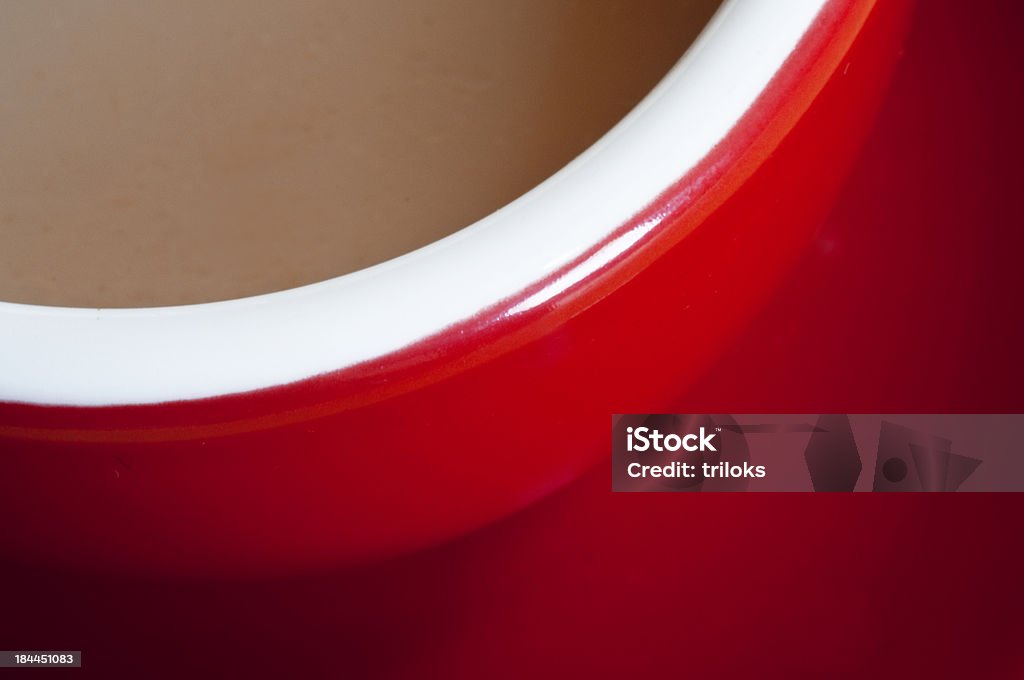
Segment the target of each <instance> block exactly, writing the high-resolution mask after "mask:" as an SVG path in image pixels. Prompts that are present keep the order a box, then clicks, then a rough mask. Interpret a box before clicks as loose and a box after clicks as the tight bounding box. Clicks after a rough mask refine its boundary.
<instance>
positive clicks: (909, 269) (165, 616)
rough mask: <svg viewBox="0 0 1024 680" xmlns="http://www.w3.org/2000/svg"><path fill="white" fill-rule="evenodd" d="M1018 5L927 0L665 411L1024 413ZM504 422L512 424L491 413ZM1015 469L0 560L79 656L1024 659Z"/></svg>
mask: <svg viewBox="0 0 1024 680" xmlns="http://www.w3.org/2000/svg"><path fill="white" fill-rule="evenodd" d="M1022 19H1024V10H1022V9H1021V6H1020V5H1019V4H1018V3H1010V2H995V1H992V2H978V3H965V2H961V1H960V0H929V1H928V2H922V3H919V5H918V10H917V13H916V15H915V17H914V21H913V29H912V32H911V35H910V39H909V41H908V44H907V51H906V54H905V56H904V58H903V59H902V60H901V62H900V64H899V66H898V68H897V72H896V76H895V79H894V82H893V87H892V88H891V90H890V91H889V94H888V96H887V99H886V101H885V104H884V106H883V108H882V110H881V114H880V117H879V122H878V124H877V126H876V127H875V128H874V129H873V131H872V133H871V136H870V138H869V139H868V141H867V144H866V146H865V148H864V151H863V154H862V155H861V157H860V159H859V160H858V162H857V164H856V166H855V168H854V171H853V173H852V175H851V176H850V178H849V180H848V181H847V182H846V183H845V185H844V188H843V191H842V194H841V196H840V197H839V200H838V203H837V204H836V207H835V209H834V210H833V212H832V213H831V214H830V216H829V217H828V218H827V220H826V221H825V223H824V224H825V226H824V230H823V231H822V232H821V235H820V237H819V238H817V239H816V241H815V245H814V247H813V248H812V249H811V250H810V252H808V253H806V254H805V256H804V257H803V259H802V260H801V261H800V263H799V264H798V265H797V266H796V267H795V269H794V272H793V274H792V275H791V276H790V277H789V278H788V279H787V281H786V282H785V283H784V285H783V286H782V287H781V288H780V289H779V290H778V291H777V292H776V293H775V294H774V295H773V296H772V299H771V300H770V301H769V304H768V306H767V308H766V309H765V310H764V312H763V313H762V314H760V315H759V316H758V318H757V319H756V320H755V322H754V323H753V324H752V325H751V326H749V327H748V329H747V330H745V331H744V332H743V333H742V335H741V336H740V337H739V338H738V340H737V341H736V342H735V343H733V344H732V345H731V346H730V347H729V348H728V349H727V350H726V351H725V354H724V356H723V357H722V358H721V359H720V360H718V361H716V362H715V363H714V364H713V365H711V366H709V372H708V373H707V375H706V376H705V378H704V379H702V380H701V381H700V382H699V383H698V384H697V385H695V386H694V387H693V388H692V389H690V390H688V391H687V392H686V393H685V394H681V395H679V396H678V398H677V399H675V401H674V403H673V405H672V407H673V409H679V410H680V411H715V412H718V411H725V412H733V411H737V412H742V411H750V412H769V413H770V412H774V411H793V412H811V413H814V412H822V411H830V410H831V411H837V412H846V411H850V412H856V411H862V412H871V413H877V412H887V411H888V412H939V413H941V412H947V411H949V412H1021V411H1024V391H1022V389H1021V385H1022V384H1024V355H1022V354H1021V352H1020V351H1019V348H1020V347H1022V346H1024V321H1022V317H1021V315H1020V314H1018V313H1016V309H1017V308H1018V307H1019V298H1020V295H1021V292H1022V290H1024V271H1022V270H1021V267H1020V266H1019V259H1020V253H1021V252H1022V250H1024V231H1022V230H1021V229H1019V225H1020V224H1021V223H1022V219H1021V217H1022V215H1021V204H1020V202H1019V200H1018V197H1017V191H1016V189H1017V187H1018V186H1019V180H1020V170H1019V153H1018V152H1019V140H1020V132H1019V122H1020V121H1019V116H1018V112H1019V111H1020V104H1021V103H1022V99H1021V95H1020V93H1019V92H1017V91H1015V90H1014V89H1013V88H1008V87H1006V84H1007V83H1013V82H1015V81H1014V78H1015V76H1016V73H1017V70H1018V68H1019V63H1020V57H1019V56H1018V49H1017V45H1016V42H1017V40H1016V32H1017V31H1016V27H1018V26H1020V25H1021V23H1020V22H1021V20H1022ZM507 420H508V421H509V423H510V427H515V426H517V425H518V423H517V421H516V420H515V418H514V417H513V416H511V415H509V416H507ZM1022 533H1024V500H1022V498H1021V496H1020V495H1011V494H968V495H964V494H953V495H943V494H934V495H917V494H914V495H900V494H893V495H872V494H861V495H811V494H775V495H765V494H750V495H737V494H728V495H725V494H722V495H713V494H682V495H663V494H628V495H624V494H614V495H613V494H611V493H610V492H609V481H608V473H607V468H606V467H605V466H604V465H599V466H598V467H597V468H596V469H595V470H594V471H593V472H591V473H589V474H587V475H585V476H584V477H583V478H582V479H581V480H579V481H577V482H575V483H573V484H571V485H569V486H568V487H567V488H565V489H563V490H562V491H560V492H558V493H557V494H554V495H553V496H552V497H550V498H549V499H547V500H545V501H543V502H540V503H537V504H535V505H534V506H533V507H531V508H530V509H528V510H526V511H525V512H522V513H519V514H517V515H515V516H514V517H511V518H509V519H508V520H505V521H503V522H498V523H496V524H494V525H492V526H490V527H488V528H486V529H483V530H481V531H478V532H475V533H474V534H472V535H469V536H467V537H465V538H463V539H461V540H458V541H454V542H451V543H448V544H446V545H444V546H440V547H438V548H435V549H431V550H427V551H423V552H420V553H418V554H415V555H409V556H406V557H404V558H401V559H396V560H392V561H388V562H385V563H381V564H374V565H369V566H362V567H352V568H345V569H336V570H324V571H320V572H316V573H307V574H304V575H301V576H295V577H292V578H287V579H279V580H266V581H259V582H246V581H244V580H239V579H223V580H209V579H207V580H159V581H153V580H146V579H143V578H139V577H133V576H126V575H124V574H114V575H111V574H96V575H89V574H83V573H79V572H75V571H71V570H61V569H49V568H39V567H34V566H25V565H17V564H14V563H6V564H3V565H0V569H2V571H0V575H2V576H3V581H2V582H3V583H4V585H5V586H6V587H5V588H4V589H3V592H2V598H3V599H2V603H0V607H2V608H0V614H2V615H0V641H3V646H5V647H7V648H17V647H21V648H46V647H50V648H61V647H64V648H74V649H83V650H84V651H85V659H86V661H85V668H84V669H83V671H82V672H81V673H79V672H78V671H69V673H75V674H84V675H85V676H87V677H89V676H95V677H167V678H180V677H183V676H190V675H196V674H202V675H214V676H223V677H237V676H252V677H339V676H340V677H375V678H417V679H419V678H430V677H446V678H473V679H476V678H482V677H485V678H521V677H523V676H529V677H540V678H545V677H554V678H557V677H562V678H568V677H571V678H576V677H591V678H634V677H644V676H657V677H666V676H667V677H682V678H689V677H694V678H705V677H742V678H749V677H776V676H783V677H795V678H809V677H829V678H863V677H878V678H887V677H907V678H945V677H949V678H979V679H982V678H1006V679H1009V678H1020V677H1022V676H1024V655H1022V653H1021V649H1020V644H1019V641H1020V638H1021V635H1022V633H1024V622H1022V621H1021V619H1020V615H1019V613H1020V611H1021V610H1022V608H1024V590H1022V589H1021V588H1020V585H1019V584H1020V574H1021V573H1022V572H1024V551H1022V550H1021V549H1020V546H1019V536H1020V535H1021V534H1022Z"/></svg>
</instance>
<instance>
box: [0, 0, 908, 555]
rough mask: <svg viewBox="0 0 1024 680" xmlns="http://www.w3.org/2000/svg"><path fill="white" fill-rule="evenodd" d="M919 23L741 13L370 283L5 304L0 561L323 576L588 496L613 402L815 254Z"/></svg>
mask: <svg viewBox="0 0 1024 680" xmlns="http://www.w3.org/2000/svg"><path fill="white" fill-rule="evenodd" d="M909 9H910V0H884V1H880V0H879V1H876V0H785V1H784V2H777V1H776V0H726V1H725V2H724V4H723V6H722V7H721V9H720V10H719V11H718V13H717V14H716V15H715V17H714V19H713V20H712V21H711V23H710V24H709V25H708V27H707V28H706V29H705V31H704V32H703V34H702V35H701V37H700V38H699V39H698V40H697V42H696V43H695V44H694V45H693V46H692V47H691V48H690V50H689V51H688V52H687V53H686V55H685V56H684V57H683V58H682V59H681V61H680V62H679V63H678V64H677V65H676V66H675V67H674V68H673V70H672V71H671V72H670V73H669V74H668V75H667V76H666V77H665V78H664V79H663V81H662V82H661V83H660V84H659V85H658V86H657V87H656V88H655V89H654V90H653V91H652V92H651V93H650V94H649V95H648V96H647V97H646V98H645V99H644V100H643V101H642V102H641V103H640V104H639V105H638V106H637V107H636V109H635V110H633V111H632V112H631V113H630V114H629V115H628V116H627V117H626V118H625V119H623V120H622V121H621V122H620V123H619V124H618V125H617V126H616V127H615V128H614V129H613V130H611V131H610V132H609V133H608V134H607V135H605V136H604V137H603V138H602V139H601V140H600V141H598V142H597V143H596V144H595V145H594V146H593V147H592V148H590V149H589V150H587V151H586V152H585V153H584V154H582V155H581V156H580V157H578V158H577V159H575V160H574V161H573V162H571V163H570V164H569V165H568V166H566V167H565V168H564V169H562V170H561V171H560V172H558V173H557V174H556V175H554V176H553V177H551V178H550V179H548V180H547V181H545V182H544V183H542V184H541V185H539V186H538V187H536V188H535V189H533V190H532V191H530V192H528V193H527V194H525V195H523V196H522V197H520V198H519V199H518V200H516V201H514V202H512V203H511V204H509V205H507V206H505V207H503V208H501V209H500V210H498V211H497V212H495V213H493V214H491V215H489V216H488V217H486V218H484V219H482V220H480V221H479V222H478V223H476V224H473V225H472V226H470V227H467V228H465V229H463V230H461V231H459V232H456V233H455V234H453V235H451V236H449V237H447V238H444V239H442V240H440V241H438V242H436V243H433V244H430V245H428V246H426V247H424V248H421V249H419V250H416V251H414V252H411V253H408V254H406V255H404V256H402V257H399V258H397V259H394V260H391V261H389V262H385V263H383V264H380V265H377V266H374V267H370V268H368V269H365V270H362V271H358V272H355V273H353V274H349V275H346V276H342V277H339V278H336V279H332V280H329V281H324V282H322V283H317V284H314V285H309V286H303V287H301V288H295V289H291V290H286V291H281V292H277V293H273V294H269V295H260V296H256V297H251V298H245V299H240V300H232V301H228V302H216V303H210V304H200V305H191V306H183V307H166V308H154V309H116V310H115V309H72V308H53V307H39V306H31V305H20V304H11V303H0V516H2V517H3V521H2V522H0V551H3V554H4V555H5V556H6V557H9V558H14V559H23V560H41V561H45V562H49V563H63V564H73V565H78V566H87V567H102V568H121V569H129V570H143V571H162V572H189V573H238V572H243V571H260V572H263V571H280V570H291V569H298V568H308V567H311V566H324V565H333V564H341V563H346V562H353V561H359V560H368V559H375V558H380V557H384V556H388V555H394V554H398V553H401V552H404V551H409V550H413V549H416V548H419V547H423V546H427V545H430V544H432V543H436V542H439V541H442V540H445V539H448V538H451V537H453V536H456V535H459V534H460V533H463V532H466V531H469V530H472V529H474V528H476V527H479V526H482V525H484V524H486V523H489V522H492V521H494V520H495V519H497V518H500V517H502V516H504V515H507V514H509V513H511V512H513V511H515V510H517V509H520V508H522V507H524V506H526V505H527V504H529V503H531V502H532V501H535V500H537V499H539V498H541V497H543V496H544V495H545V494H547V493H549V492H551V491H552V490H554V489H557V488H558V487H560V486H561V485H564V484H566V483H567V482H569V481H571V480H573V479H574V478H576V477H577V476H578V475H580V474H581V473H582V472H583V471H584V470H585V469H587V468H588V467H590V466H591V465H593V464H595V462H597V461H600V460H601V459H602V458H604V457H606V456H608V455H609V449H610V446H609V441H610V431H611V430H610V424H611V423H610V421H611V419H610V416H611V414H613V413H621V412H644V413H651V412H664V411H671V410H672V406H673V404H674V403H676V400H677V399H678V398H679V396H680V395H682V394H683V393H684V392H685V390H686V388H687V386H688V385H690V384H691V383H692V382H693V380H694V379H695V378H696V377H697V376H699V375H701V374H702V373H703V372H704V371H706V370H707V369H708V367H709V366H711V365H712V361H713V359H714V358H715V356H716V354H717V353H718V352H719V351H720V350H721V349H722V348H723V346H724V344H725V343H727V342H728V341H729V340H730V338H731V337H733V336H734V335H735V334H736V333H737V330H738V329H739V328H741V327H742V325H743V324H744V322H745V321H746V320H748V319H749V318H750V317H751V315H752V313H753V312H754V311H755V310H756V309H757V307H758V305H759V304H760V303H761V302H762V301H763V300H764V299H765V297H766V296H767V295H768V294H769V293H770V291H771V289H772V287H773V286H774V285H775V284H776V283H777V282H778V281H780V279H781V278H782V277H783V276H784V275H785V273H786V271H787V270H788V268H789V267H790V266H791V265H792V263H793V262H794V261H795V260H796V258H797V257H798V255H799V253H800V251H801V248H802V247H804V246H805V245H806V244H807V243H808V242H809V241H810V240H811V239H812V238H813V235H814V233H815V230H816V229H817V228H818V226H819V225H820V223H821V220H822V217H823V216H824V214H825V211H826V210H827V209H828V207H829V204H830V201H831V199H832V197H833V195H834V194H835V193H836V191H837V189H838V187H839V186H840V184H841V182H842V179H843V176H844V173H845V172H846V170H847V169H848V167H849V165H850V164H851V162H852V159H853V158H854V156H855V154H856V151H857V149H858V147H859V145H860V143H861V140H862V138H863V136H864V134H865V132H866V130H867V127H868V126H869V124H870V122H871V119H872V115H873V112H874V109H875V107H876V106H877V104H878V101H879V98H880V94H881V92H882V90H883V89H884V86H885V84H886V82H887V78H888V76H889V73H890V71H891V69H892V66H893V64H894V61H895V59H896V58H897V56H898V52H899V48H900V43H901V41H902V38H903V35H904V33H905V28H906V24H907V18H908V15H909ZM581 105H585V102H581Z"/></svg>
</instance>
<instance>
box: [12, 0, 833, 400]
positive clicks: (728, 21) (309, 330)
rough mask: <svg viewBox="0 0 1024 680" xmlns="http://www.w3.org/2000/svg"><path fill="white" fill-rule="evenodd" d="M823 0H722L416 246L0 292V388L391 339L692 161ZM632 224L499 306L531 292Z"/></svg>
mask: <svg viewBox="0 0 1024 680" xmlns="http://www.w3.org/2000/svg"><path fill="white" fill-rule="evenodd" d="M826 1H827V0H728V1H727V2H726V3H725V4H724V5H723V7H722V9H721V10H719V12H718V14H716V16H715V18H714V19H713V20H712V22H711V23H710V24H709V26H708V27H707V29H706V30H705V31H704V33H703V34H702V35H701V37H700V38H699V39H698V40H697V42H696V43H695V44H694V45H693V46H692V47H691V48H690V50H689V51H688V52H687V54H686V55H685V56H684V57H683V59H682V60H681V61H680V62H679V63H678V64H677V65H676V66H675V67H674V68H673V70H672V71H671V72H670V73H669V74H668V75H667V76H666V77H665V79H664V80H663V81H662V82H661V83H660V84H659V85H658V87H656V88H655V89H654V90H653V91H652V92H651V93H650V94H649V95H648V96H647V97H646V98H645V99H644V101H643V102H641V103H640V104H639V105H638V106H637V108H636V109H634V110H633V112H631V113H630V114H629V116H627V117H626V118H625V119H624V120H623V121H622V122H621V123H620V124H619V125H617V126H616V127H615V128H614V129H613V130H612V131H610V132H609V133H608V134H607V135H605V136H604V137H603V138H602V139H601V140H600V141H598V142H597V143H596V144H595V145H594V146H593V147H591V148H590V149H588V150H587V151H586V152H585V153H584V154H583V155H581V156H580V157H578V158H577V159H576V160H574V161H573V162H572V163H570V164H569V165H568V166H566V167H565V168H563V169H562V170H561V171H560V172H558V173H557V174H556V175H554V176H553V177H551V178H550V179H548V180H547V181H545V182H544V183H542V184H541V185H539V186H538V187H537V188H535V189H534V190H532V191H530V192H529V193H527V194H525V195H524V196H522V197H521V198H519V199H517V200H516V201H514V202H512V203H510V204H509V205H507V206H505V207H504V208H502V209H500V210H498V211H497V212H495V213H493V214H491V215H489V216H488V217H486V218H484V219H482V220H480V221H479V222H477V223H476V224H473V225H471V226H469V227H467V228H465V229H463V230H461V231H459V232H456V233H455V234H453V235H451V236H449V237H447V238H445V239H443V240H441V241H438V242H436V243H433V244H431V245H429V246H426V247H424V248H421V249H419V250H416V251H414V252H411V253H409V254H407V255H404V256H402V257H399V258H396V259H394V260H390V261H388V262H385V263H382V264H380V265H377V266H374V267H370V268H368V269H364V270H362V271H358V272H355V273H353V274H349V275H346V276H342V277H339V278H335V279H331V280H329V281H324V282H321V283H317V284H313V285H309V286H303V287H301V288H295V289H291V290H286V291H281V292H278V293H272V294H269V295H261V296H256V297H250V298H243V299H239V300H231V301H226V302H215V303H210V304H202V305H190V306H184V307H163V308H154V309H99V310H98V309H72V308H59V307H40V306H32V305H18V304H11V303H0V401H18V402H32V403H44V404H75V405H90V406H95V405H109V404H139V403H157V402H164V401H175V400H182V399H194V398H201V397H210V396H216V395H222V394H230V393H235V392H243V391H248V390H253V389H259V388H263V387H269V386H274V385H280V384H284V383H289V382H294V381H297V380H301V379H304V378H308V377H312V376H314V375H318V374H321V373H325V372H328V371H333V370H337V369H340V368H344V367H347V366H351V365H354V364H358V363H361V362H364V361H367V360H370V359H374V358H376V357H380V356H382V355H385V354H387V353H389V352H392V351H395V350H398V349H401V348H403V347H406V346H408V345H409V344H411V343H414V342H416V341H418V340H421V339H423V338H426V337H429V336H430V335H433V334H435V333H437V332H438V331H441V330H443V329H444V328H446V327H448V326H450V325H452V324H454V323H457V322H459V321H460V320H463V319H466V318H469V317H471V316H473V315H474V314H475V313H477V312H478V311H480V310H481V309H484V308H486V307H489V306H491V305H493V304H495V303H497V302H500V301H501V300H504V299H507V298H509V297H511V296H513V295H515V294H516V293H518V292H520V291H522V290H523V289H525V288H526V287H528V286H529V285H530V284H532V283H534V282H536V281H538V280H541V279H543V278H544V277H545V276H547V275H549V274H551V273H552V272H554V271H555V270H557V269H558V268H559V267H561V266H563V265H565V264H566V263H568V262H569V261H571V260H573V259H574V258H576V257H578V256H579V255H580V254H582V253H583V252H585V251H586V250H588V249H589V248H591V247H592V246H593V245H594V244H596V243H598V242H600V241H602V240H603V239H604V238H606V237H607V236H608V235H609V234H610V233H611V232H612V231H614V230H615V229H616V228H617V227H619V226H620V225H622V224H623V223H625V222H626V221H627V220H629V219H630V218H631V217H632V216H633V215H634V214H636V213H637V212H638V211H639V210H640V209H641V208H643V207H644V206H645V205H647V204H649V203H650V202H651V201H652V200H653V199H654V198H655V197H656V196H657V195H658V194H659V193H661V192H662V191H664V190H665V189H666V188H668V187H669V186H670V185H671V184H672V183H673V182H675V181H676V180H678V179H679V178H680V177H682V176H683V175H684V174H685V173H686V172H687V171H688V170H689V169H691V168H692V167H694V166H695V165H696V164H697V163H698V162H699V161H700V160H701V158H703V157H704V156H705V155H706V154H707V153H708V152H709V151H710V150H711V149H712V148H713V147H714V145H715V144H716V143H717V142H718V141H719V140H721V139H722V138H723V137H724V136H725V134H726V133H727V132H728V131H729V130H730V128H731V127H732V126H733V125H734V124H735V123H736V121H737V120H738V119H739V118H740V117H741V116H742V115H743V113H744V112H745V111H746V110H747V109H748V108H749V107H750V106H751V104H752V103H753V102H754V100H755V99H756V98H757V96H758V95H759V94H760V93H761V92H762V91H763V89H764V88H765V86H766V85H767V84H768V82H769V81H770V80H771V78H772V76H773V75H774V74H775V72H776V71H777V70H778V69H779V68H780V67H781V65H782V64H783V62H784V61H785V59H786V58H787V57H788V56H789V54H790V53H791V52H792V51H793V49H794V48H795V46H796V45H797V43H798V41H799V40H800V38H801V37H802V36H803V35H804V33H805V32H806V30H807V29H808V27H809V26H810V25H811V23H812V21H813V20H814V17H815V16H816V15H817V13H818V12H819V11H820V9H821V7H822V6H823V5H824V4H825V3H826ZM649 226H651V225H648V226H647V227H645V226H644V225H641V226H640V227H639V228H638V229H634V230H632V231H630V232H629V233H628V234H626V235H624V236H623V237H622V238H620V239H616V240H615V241H613V242H612V243H610V244H609V245H608V246H606V247H605V248H603V249H602V250H601V251H600V252H599V253H598V256H597V257H595V258H591V260H590V262H589V264H592V265H593V266H592V267H587V268H581V269H579V270H576V271H575V272H574V274H573V276H568V277H564V278H563V279H559V280H558V281H556V282H555V283H554V284H552V285H550V286H548V287H546V288H545V289H544V290H543V291H541V292H540V293H538V294H536V295H534V296H531V297H530V298H528V299H527V300H525V301H523V302H521V303H519V304H518V305H517V306H516V307H515V308H513V310H511V311H512V313H518V312H521V311H523V310H525V309H527V308H530V307H532V306H535V305H536V304H540V303H542V302H543V301H544V300H546V299H548V298H550V297H551V296H554V295H557V294H558V293H559V292H560V291H561V290H564V289H565V288H566V287H568V286H569V285H572V284H573V283H575V282H576V281H578V280H579V279H580V278H581V277H582V276H585V275H586V273H587V272H588V271H592V270H593V268H595V267H597V266H599V265H600V264H601V263H603V262H605V261H607V260H608V259H609V258H611V257H613V256H614V255H616V254H617V253H618V252H621V251H622V250H623V249H624V248H627V247H628V246H629V245H630V244H631V243H633V242H635V240H636V239H637V238H639V237H640V236H642V233H643V229H645V228H649Z"/></svg>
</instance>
